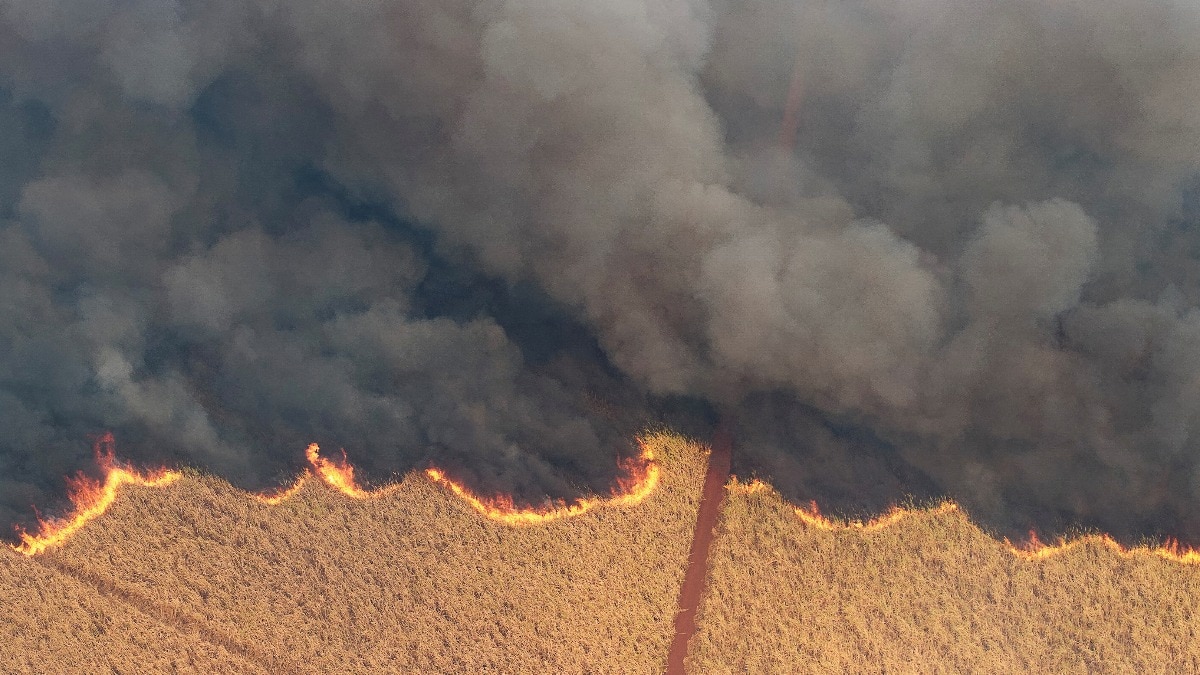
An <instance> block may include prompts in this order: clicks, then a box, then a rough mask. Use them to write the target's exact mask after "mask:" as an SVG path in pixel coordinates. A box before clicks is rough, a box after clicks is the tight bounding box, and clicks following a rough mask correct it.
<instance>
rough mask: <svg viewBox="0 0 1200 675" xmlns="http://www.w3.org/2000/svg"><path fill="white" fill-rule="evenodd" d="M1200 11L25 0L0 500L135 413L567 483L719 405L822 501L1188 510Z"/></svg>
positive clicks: (148, 438)
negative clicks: (651, 430) (908, 497)
mask: <svg viewBox="0 0 1200 675" xmlns="http://www.w3.org/2000/svg"><path fill="white" fill-rule="evenodd" d="M1197 35H1200V6H1198V5H1197V4H1196V3H1194V2H1190V1H1185V0H1161V1H1157V2H1153V3H1144V2H1134V1H1133V0H1092V1H1090V2H1086V3H1084V2H1072V1H1063V2H1051V3H1048V2H1044V1H1042V0H1007V1H1006V2H985V1H984V0H963V1H961V2H955V3H949V2H933V1H931V0H923V1H915V2H902V3H896V2H890V1H887V2H885V1H883V0H852V1H849V2H827V1H823V0H801V1H799V2H782V1H780V0H710V1H701V0H615V1H612V2H601V3H596V2H586V3H585V2H565V3H564V2H540V1H538V0H495V1H489V0H478V1H474V2H465V1H462V0H436V1H434V0H391V1H386V2H385V1H382V0H379V1H367V2H353V3H348V2H342V1H337V2H335V1H333V0H298V1H292V2H271V1H267V2H259V3H251V4H250V5H248V6H247V5H246V4H245V3H232V2H223V1H218V2H204V3H201V2H191V1H188V0H175V1H172V0H134V1H129V0H122V1H120V2H118V1H117V0H109V1H107V2H91V1H89V2H84V1H82V0H39V1H38V2H28V1H26V0H0V158H2V161H0V428H2V429H4V434H3V437H0V509H2V510H0V517H3V518H7V519H8V520H9V521H10V522H18V521H20V520H21V519H22V518H23V517H25V516H26V515H27V514H28V512H29V504H31V503H37V504H43V505H44V504H48V503H52V502H53V500H54V499H55V498H56V495H58V496H60V495H61V485H62V483H61V477H62V476H63V475H65V474H69V473H71V472H73V471H75V470H77V469H80V468H85V467H87V466H88V463H87V457H88V452H89V450H88V443H87V437H88V434H89V433H95V432H97V431H100V430H104V429H112V430H113V431H114V433H115V434H116V436H117V439H118V444H119V445H118V451H119V452H120V453H121V454H122V455H123V456H127V457H133V458H135V459H139V460H143V461H160V462H161V461H168V462H173V463H182V464H190V465H197V466H202V467H205V468H208V469H211V470H214V471H217V472H218V473H220V474H221V475H224V476H226V477H228V478H230V479H231V480H234V481H235V482H236V483H238V484H241V485H245V486H264V485H268V484H271V483H272V482H275V481H279V480H281V477H283V476H286V475H287V474H288V472H289V471H294V470H295V468H296V467H297V466H298V465H299V461H300V457H301V451H302V449H303V447H304V446H305V445H306V444H307V443H308V442H311V441H318V442H321V443H322V444H323V445H324V446H325V447H344V448H346V450H347V452H348V454H349V456H350V458H351V461H353V462H354V463H355V464H358V465H360V466H363V467H364V468H366V469H367V470H368V473H369V474H370V475H374V476H376V477H383V476H386V475H387V474H388V473H390V472H397V471H404V470H407V469H409V468H412V467H413V466H416V465H418V464H421V463H422V462H434V463H438V464H440V465H444V466H447V468H449V469H451V470H454V471H456V472H457V473H458V474H460V475H463V476H465V477H466V478H468V479H469V480H470V481H471V482H473V484H474V485H476V486H478V487H479V489H481V490H483V491H495V490H515V491H517V492H518V493H520V494H524V495H527V496H528V497H529V498H531V499H538V498H540V497H542V496H545V495H550V496H556V497H557V496H566V495H570V494H573V493H576V492H577V491H578V490H581V489H586V490H595V489H600V490H602V489H604V486H605V485H606V484H607V482H608V480H609V479H610V478H611V474H612V471H613V468H612V467H613V466H614V463H613V458H614V457H615V456H616V455H619V454H624V453H627V452H629V447H628V446H629V442H630V440H629V439H630V437H631V434H632V433H633V431H635V430H636V429H637V428H638V426H639V425H642V424H646V423H653V422H655V421H659V420H668V421H670V420H683V421H684V422H683V423H686V424H693V425H696V428H697V429H699V431H697V433H705V432H704V431H703V423H704V422H705V421H711V411H712V410H725V411H735V412H736V417H737V418H738V420H739V421H740V428H739V435H738V453H739V457H738V459H737V460H736V462H737V463H738V466H737V467H736V468H737V470H740V471H746V472H759V473H761V474H763V475H764V476H767V477H769V478H771V479H772V480H773V481H774V482H776V483H777V484H778V486H779V487H780V488H781V489H782V490H783V491H784V492H785V494H787V495H788V496H790V497H792V498H796V499H805V500H807V499H818V500H823V501H826V502H828V503H832V504H834V505H835V506H841V507H844V508H846V509H851V510H853V509H870V508H879V507H881V506H885V505H886V504H887V503H888V502H890V501H894V500H896V499H899V498H901V496H902V495H904V494H905V493H912V494H917V495H933V494H938V495H943V494H944V495H949V496H951V497H953V498H955V499H957V500H959V501H960V502H962V503H963V504H964V505H965V506H966V507H967V508H968V509H969V510H970V511H971V512H972V513H973V514H974V515H976V516H977V517H978V518H980V519H982V520H983V522H984V523H985V524H988V525H990V526H992V527H994V528H996V529H998V530H1001V531H1004V532H1013V531H1015V532H1023V531H1024V530H1025V529H1027V528H1028V527H1030V526H1034V527H1038V528H1039V529H1041V530H1049V531H1053V530H1055V529H1056V528H1057V529H1061V528H1063V527H1067V526H1070V525H1083V526H1087V527H1099V528H1102V529H1105V530H1108V531H1112V532H1114V533H1116V534H1117V535H1118V536H1121V537H1124V538H1133V537H1137V536H1140V535H1162V534H1171V535H1175V536H1179V537H1182V538H1184V539H1186V540H1190V541H1194V542H1200V511H1198V510H1197V509H1196V508H1195V504H1196V503H1197V497H1198V496H1200V433H1198V432H1200V426H1198V425H1200V312H1198V311H1197V306H1198V304H1200V40H1197V39H1196V36H1197ZM790 85H794V87H796V89H795V90H796V91H797V92H798V96H797V97H796V101H798V106H797V107H796V109H795V110H794V111H793V112H794V113H795V115H794V125H795V127H796V133H795V138H794V146H792V145H790V143H789V141H790V140H791V139H784V142H782V143H781V142H780V140H779V135H780V131H779V128H780V121H781V119H782V118H783V117H784V107H785V104H786V100H787V97H788V91H789V86H790Z"/></svg>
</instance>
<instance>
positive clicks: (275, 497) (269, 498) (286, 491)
mask: <svg viewBox="0 0 1200 675" xmlns="http://www.w3.org/2000/svg"><path fill="white" fill-rule="evenodd" d="M311 477H312V474H311V473H309V472H308V471H305V472H304V473H301V474H300V475H299V476H297V477H296V480H295V482H293V483H292V484H291V485H289V486H288V487H285V488H282V489H279V490H276V491H274V492H267V493H261V494H252V495H250V496H251V497H253V498H254V499H255V500H256V501H260V502H262V503H263V504H267V505H268V506H278V505H279V504H282V503H283V502H285V501H287V500H289V499H291V498H292V497H294V496H295V495H296V493H297V492H299V491H300V488H303V487H304V484H305V483H307V482H308V479H309V478H311Z"/></svg>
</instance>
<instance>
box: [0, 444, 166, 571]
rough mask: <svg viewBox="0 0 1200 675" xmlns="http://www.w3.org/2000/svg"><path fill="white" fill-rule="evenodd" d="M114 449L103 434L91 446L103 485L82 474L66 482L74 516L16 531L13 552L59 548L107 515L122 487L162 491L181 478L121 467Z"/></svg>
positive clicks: (31, 551) (50, 520) (160, 470)
mask: <svg viewBox="0 0 1200 675" xmlns="http://www.w3.org/2000/svg"><path fill="white" fill-rule="evenodd" d="M114 445H115V443H114V441H113V436H112V434H111V433H106V434H104V435H103V436H101V437H100V438H99V439H98V440H97V441H96V444H95V446H94V450H95V453H96V463H97V464H98V465H99V466H100V468H101V469H103V470H104V480H103V481H97V480H93V479H91V478H88V477H87V476H85V475H83V474H79V475H77V476H75V477H74V478H68V479H67V489H68V493H67V494H68V496H69V498H70V500H71V504H72V505H73V506H74V507H75V508H74V512H73V513H72V514H71V515H70V516H66V517H62V518H48V519H42V518H38V524H39V525H40V526H41V527H40V530H39V532H38V533H37V534H30V533H29V532H25V531H23V530H19V531H18V532H19V534H20V537H21V543H19V544H15V545H12V548H13V550H15V551H17V552H18V553H23V554H25V555H37V554H39V553H43V552H45V551H47V550H49V549H51V548H54V547H56V546H61V545H62V544H63V542H65V541H66V540H67V539H69V538H70V537H71V535H73V534H75V533H76V532H78V531H79V530H80V529H81V528H82V527H83V526H84V525H86V524H87V523H88V522H90V521H92V520H94V519H96V518H97V517H99V516H100V515H101V514H103V513H104V512H105V511H107V510H108V507H109V506H112V503H113V502H114V501H115V500H116V498H117V492H118V491H119V490H120V489H121V486H122V485H125V484H132V485H142V486H145V487H162V486H164V485H169V484H171V483H174V482H175V481H177V480H179V479H180V478H181V477H182V476H183V474H181V473H179V472H178V471H168V470H166V469H158V470H155V471H151V472H149V473H142V472H139V471H136V470H134V469H132V468H129V467H127V466H124V465H122V464H120V463H119V462H118V461H117V459H116V457H115V455H114V453H113V446H114Z"/></svg>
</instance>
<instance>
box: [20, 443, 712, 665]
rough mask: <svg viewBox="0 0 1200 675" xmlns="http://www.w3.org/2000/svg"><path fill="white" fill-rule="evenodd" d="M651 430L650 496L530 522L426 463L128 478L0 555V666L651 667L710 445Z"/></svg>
mask: <svg viewBox="0 0 1200 675" xmlns="http://www.w3.org/2000/svg"><path fill="white" fill-rule="evenodd" d="M650 443H651V444H652V446H653V447H654V450H655V451H656V455H657V457H658V462H659V463H660V465H661V466H662V469H663V471H662V481H661V483H660V484H659V486H658V487H657V489H656V490H655V491H654V492H653V493H651V494H650V495H649V497H647V498H646V499H645V501H643V502H642V503H640V504H637V505H633V506H614V505H608V506H600V507H598V508H595V509H593V510H591V511H588V512H587V513H584V514H582V515H578V516H573V517H569V518H563V519H560V520H556V521H553V522H549V523H546V524H542V525H536V526H526V527H519V526H518V527H513V526H510V525H505V524H502V523H498V522H495V521H492V520H489V519H487V518H485V517H484V516H482V515H481V514H480V513H478V512H476V511H475V510H473V508H472V507H471V506H470V504H468V503H467V502H466V501H464V500H463V499H462V498H460V497H458V496H456V495H454V494H452V493H451V492H450V491H449V490H448V489H447V488H446V487H445V486H443V485H439V484H436V483H434V482H433V481H431V480H430V479H429V477H427V476H426V475H424V474H414V475H410V476H408V477H406V478H405V479H404V480H403V481H402V482H401V483H400V484H399V486H398V487H397V488H396V489H394V490H392V491H390V492H388V493H387V494H386V495H384V496H380V497H377V498H373V499H361V500H358V499H350V498H347V497H346V496H344V495H342V494H340V493H338V492H336V491H334V490H333V489H332V488H330V487H328V486H326V485H325V484H323V483H321V482H319V481H316V480H310V481H308V482H307V483H306V484H305V486H304V487H303V488H302V489H301V490H300V491H299V492H298V493H297V494H295V495H294V496H292V497H291V498H289V499H287V500H285V501H283V502H281V503H280V504H278V505H275V506H270V505H267V504H263V503H261V502H259V501H256V500H254V499H252V498H250V496H249V495H247V494H246V493H243V492H240V491H238V490H235V489H234V488H232V487H231V486H229V485H228V484H227V483H225V482H223V481H220V480H218V479H215V478H211V477H207V476H201V475H198V474H195V473H185V475H184V477H183V478H182V479H180V480H177V481H175V482H174V483H172V484H171V485H169V486H166V487H162V488H148V487H136V486H126V487H124V488H123V489H122V492H121V494H120V496H119V498H118V499H116V501H115V502H114V503H113V504H112V506H111V507H110V508H109V510H108V511H107V512H106V513H105V514H104V515H103V516H101V517H100V518H98V519H96V520H95V521H94V522H92V523H90V524H88V525H87V526H86V527H83V528H81V529H80V530H79V531H78V532H77V533H75V534H74V535H73V536H72V537H71V538H70V539H69V540H68V541H67V542H66V543H65V545H63V546H62V547H59V548H52V549H50V550H48V551H47V552H45V553H42V554H40V555H37V556H32V557H26V556H22V555H20V554H18V553H15V552H11V551H4V552H2V553H0V573H3V575H4V578H5V582H4V583H3V584H2V585H0V616H3V617H5V618H4V619H3V620H2V621H0V664H2V665H0V670H3V671H4V672H41V673H44V672H55V673H67V672H122V673H130V672H174V671H178V672H222V673H236V672H422V673H441V672H470V673H480V672H503V673H548V672H553V673H582V672H613V673H618V672H619V673H656V672H660V670H661V668H662V663H663V662H664V660H665V658H666V652H667V648H668V645H669V643H670V638H671V632H672V619H673V617H674V612H675V604H676V600H677V594H678V589H679V586H680V583H681V581H682V578H683V573H684V565H685V563H686V558H687V551H688V546H689V544H690V541H691V534H692V533H691V530H692V524H693V523H694V520H695V513H696V508H697V502H698V498H699V492H700V483H701V481H702V479H703V474H704V457H703V455H702V454H701V452H700V450H698V449H697V448H696V446H691V445H688V444H687V443H685V442H683V441H681V440H679V439H675V438H671V437H667V436H656V437H652V438H651V439H650Z"/></svg>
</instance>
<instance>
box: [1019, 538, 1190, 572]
mask: <svg viewBox="0 0 1200 675" xmlns="http://www.w3.org/2000/svg"><path fill="white" fill-rule="evenodd" d="M1086 544H1098V545H1100V546H1103V547H1105V548H1107V549H1109V550H1111V551H1113V552H1114V553H1116V554H1118V555H1121V556H1123V557H1126V558H1131V557H1134V556H1138V555H1152V556H1158V557H1159V558H1163V559H1164V560H1170V561H1172V562H1177V563H1180V564H1184V565H1200V551H1197V550H1196V549H1194V548H1191V547H1188V546H1182V545H1180V543H1179V541H1178V540H1176V539H1168V540H1166V541H1165V542H1164V543H1162V544H1160V545H1158V546H1150V545H1146V544H1143V545H1141V546H1131V547H1127V546H1122V545H1121V544H1120V543H1118V542H1117V541H1116V540H1114V539H1113V538H1112V537H1110V536H1108V535H1107V534H1085V535H1083V536H1080V537H1076V538H1074V539H1069V540H1068V539H1064V538H1060V539H1059V540H1058V541H1057V542H1056V543H1054V544H1046V543H1044V542H1042V540H1040V539H1038V536H1037V533H1036V532H1034V531H1033V530H1030V531H1029V541H1028V542H1026V543H1025V545H1023V546H1015V545H1013V543H1012V542H1010V541H1009V540H1008V539H1007V538H1006V539H1005V540H1004V545H1005V546H1007V547H1008V550H1010V551H1012V552H1013V554H1014V555H1017V556H1019V557H1021V558H1024V559H1026V560H1045V559H1046V558H1050V557H1053V556H1056V555H1058V554H1060V553H1064V552H1066V551H1069V550H1071V549H1073V548H1079V547H1080V546H1084V545H1086Z"/></svg>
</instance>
